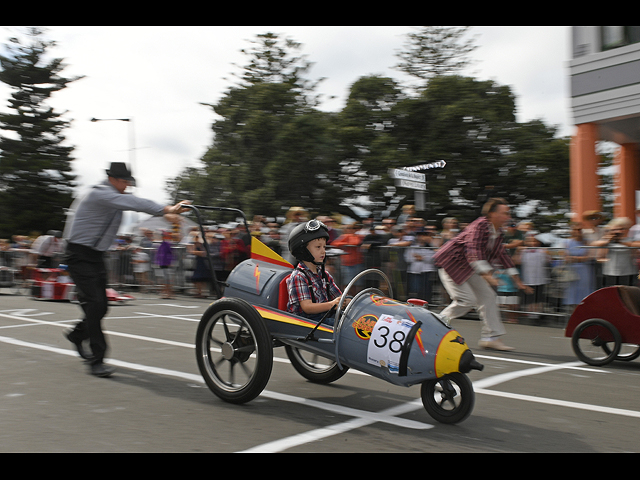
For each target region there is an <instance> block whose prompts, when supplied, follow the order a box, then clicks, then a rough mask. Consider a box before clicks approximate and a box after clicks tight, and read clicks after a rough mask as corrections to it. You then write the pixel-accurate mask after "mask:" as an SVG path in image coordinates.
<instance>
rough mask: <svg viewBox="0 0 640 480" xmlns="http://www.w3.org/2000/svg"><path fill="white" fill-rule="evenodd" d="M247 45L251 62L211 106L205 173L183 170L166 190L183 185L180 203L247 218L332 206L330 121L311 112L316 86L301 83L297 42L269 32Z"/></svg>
mask: <svg viewBox="0 0 640 480" xmlns="http://www.w3.org/2000/svg"><path fill="white" fill-rule="evenodd" d="M252 45H253V47H252V48H251V49H248V50H243V53H245V54H246V55H247V56H248V57H249V60H248V63H247V65H246V66H245V67H244V70H243V72H242V74H241V75H238V78H239V83H238V84H237V85H234V86H233V87H231V88H230V89H229V90H228V91H227V93H226V94H225V95H224V96H223V98H222V99H221V100H220V101H219V102H218V103H217V104H215V105H210V104H209V106H210V107H211V108H212V109H213V111H214V113H215V114H216V116H217V118H216V120H215V121H214V122H213V126H212V128H213V132H214V142H213V145H212V146H211V147H210V148H209V150H208V151H207V152H206V153H205V155H204V156H203V158H202V162H203V165H204V166H203V168H202V170H200V171H197V172H196V171H191V172H183V174H182V175H181V176H180V180H179V181H178V180H177V179H174V180H172V181H171V182H170V188H177V187H180V189H181V191H180V194H179V195H178V196H180V197H181V198H182V197H183V196H184V195H185V194H187V195H186V198H193V199H194V201H195V202H196V203H199V202H203V203H206V204H212V205H220V206H228V207H233V208H239V209H241V210H243V211H245V213H247V214H248V215H250V216H251V215H254V214H265V215H270V216H276V215H282V214H283V209H284V208H287V207H289V206H293V205H301V206H304V207H306V208H309V209H312V210H317V209H320V208H322V207H323V205H325V203H326V202H325V201H329V204H331V205H333V204H334V203H332V202H334V199H335V197H334V196H332V194H333V192H334V187H333V185H334V182H333V180H332V178H333V173H332V172H334V171H335V170H336V168H335V160H334V159H333V151H334V149H333V148H332V144H333V140H332V138H331V136H330V135H329V133H328V129H329V127H330V125H331V122H330V117H331V115H330V114H326V113H322V112H320V111H318V110H316V109H315V106H316V105H317V101H318V98H317V96H316V95H315V94H314V88H315V86H316V84H315V83H312V82H310V81H309V80H307V79H305V77H304V76H305V74H306V73H307V71H308V69H309V68H310V63H309V62H307V61H306V60H305V58H304V57H303V56H298V55H297V50H298V49H299V48H300V44H298V43H296V42H294V41H292V40H289V39H281V38H280V37H279V36H278V35H276V34H273V33H266V34H262V35H258V36H257V40H256V41H254V42H252ZM194 174H195V175H196V176H197V177H199V178H194ZM186 188H192V189H193V190H192V191H190V192H188V191H186V190H185V189H186ZM327 208H328V207H327Z"/></svg>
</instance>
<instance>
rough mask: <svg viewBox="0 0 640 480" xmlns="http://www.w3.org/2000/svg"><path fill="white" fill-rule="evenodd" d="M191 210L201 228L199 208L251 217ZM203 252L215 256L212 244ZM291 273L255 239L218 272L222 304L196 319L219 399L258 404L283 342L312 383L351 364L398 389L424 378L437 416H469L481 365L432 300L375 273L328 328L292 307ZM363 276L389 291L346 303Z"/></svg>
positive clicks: (204, 368) (200, 359)
mask: <svg viewBox="0 0 640 480" xmlns="http://www.w3.org/2000/svg"><path fill="white" fill-rule="evenodd" d="M189 207H190V208H191V209H193V210H194V211H195V213H196V215H197V217H198V221H199V223H200V225H202V221H201V216H200V212H199V210H202V209H211V210H227V211H234V212H236V213H238V214H240V215H242V218H243V219H244V214H242V212H241V211H240V210H235V209H227V208H223V207H203V206H189ZM244 224H245V226H246V219H245V220H244ZM201 228H202V227H201ZM247 233H248V229H247ZM202 234H203V235H202V236H203V238H206V237H205V235H204V231H202ZM248 237H249V235H247V238H248ZM205 248H206V250H207V252H209V247H208V245H207V244H206V240H205ZM209 259H210V261H211V258H210V256H209ZM211 267H212V268H211V270H212V271H213V264H212V263H211ZM292 270H293V266H292V265H291V264H290V263H289V262H287V261H286V260H284V259H283V258H282V257H280V256H279V255H278V254H276V253H275V252H274V251H273V250H271V249H270V248H268V247H267V246H266V245H265V244H264V243H262V242H260V241H259V240H257V239H256V238H255V237H252V238H251V258H249V259H247V260H245V261H243V262H242V263H240V264H239V265H237V266H236V267H235V268H234V270H233V271H232V272H231V273H230V274H229V276H228V278H227V279H226V282H220V281H218V280H217V279H216V278H215V273H214V279H213V283H214V286H215V290H216V292H217V293H218V300H216V301H214V302H213V303H212V304H211V305H210V306H209V307H208V308H207V309H206V311H205V312H204V314H203V315H202V317H201V319H200V321H199V324H198V328H197V334H196V345H195V347H196V358H197V364H198V368H199V370H200V373H201V374H202V376H203V378H204V380H205V382H206V384H207V386H208V387H209V388H210V389H211V391H212V392H213V393H214V394H215V395H217V396H218V397H220V398H221V399H223V400H225V401H227V402H230V403H237V404H240V403H246V402H249V401H251V400H253V399H254V398H255V397H257V396H258V395H260V393H261V392H262V391H263V390H264V388H265V387H266V385H267V383H268V381H269V377H270V375H271V370H272V365H273V349H274V348H275V347H284V348H285V350H286V354H287V356H288V358H289V360H290V361H291V364H292V365H293V367H294V368H295V369H296V371H298V373H300V374H301V375H302V376H303V377H304V378H306V379H307V380H309V381H311V382H316V383H321V384H328V383H331V382H334V381H336V380H338V379H339V378H341V377H342V376H343V375H344V374H345V373H346V372H347V371H348V370H349V369H350V368H352V369H355V370H358V371H361V372H364V373H366V374H369V375H371V376H372V377H377V378H380V379H383V380H386V381H388V382H391V383H392V384H394V385H398V386H404V387H409V386H412V385H417V384H421V397H422V403H423V405H424V407H425V409H426V411H427V412H428V413H429V415H431V417H433V418H434V419H435V420H437V421H439V422H442V423H458V422H461V421H462V420H464V419H466V418H467V417H468V416H469V415H470V414H471V412H472V410H473V406H474V403H475V394H474V391H473V386H472V384H471V381H470V380H469V378H468V377H467V375H466V374H467V373H469V372H470V371H471V370H474V369H475V370H482V368H483V366H482V365H481V364H480V363H478V362H477V361H476V359H475V358H474V355H473V354H472V352H471V350H469V348H468V346H467V344H466V343H465V341H464V339H463V338H462V337H461V335H460V334H459V333H458V332H457V331H455V330H453V329H452V328H451V327H450V326H449V325H447V324H446V323H445V322H444V321H443V319H442V318H440V317H439V316H438V315H437V314H436V313H434V312H431V311H429V310H428V308H427V305H426V302H424V301H421V300H418V299H410V300H408V301H407V302H404V301H399V300H395V299H393V291H392V285H391V283H390V282H389V280H388V278H387V276H386V275H385V274H384V273H383V272H382V271H380V270H376V269H369V270H365V271H364V272H361V273H360V274H359V275H357V276H356V277H354V278H353V279H352V280H351V281H350V283H349V284H348V285H347V287H346V288H345V290H344V291H343V293H342V297H341V299H340V301H339V303H338V306H337V308H336V311H335V325H334V326H330V325H327V324H325V323H323V321H320V322H315V321H312V320H309V319H307V318H303V317H300V316H296V315H293V314H291V313H288V312H287V311H286V305H287V299H288V291H287V285H286V279H287V278H288V276H289V275H290V274H291V272H292ZM364 276H373V277H374V278H376V277H377V280H378V281H379V283H380V284H381V285H380V287H381V289H382V288H385V290H386V292H387V293H386V294H385V293H383V291H382V290H381V289H378V288H364V289H363V290H361V291H360V292H358V293H357V294H355V295H354V296H353V298H351V300H350V302H345V299H346V298H350V292H353V291H354V288H353V287H354V285H356V284H357V283H358V281H359V280H360V279H361V278H362V277H364ZM222 287H224V293H222Z"/></svg>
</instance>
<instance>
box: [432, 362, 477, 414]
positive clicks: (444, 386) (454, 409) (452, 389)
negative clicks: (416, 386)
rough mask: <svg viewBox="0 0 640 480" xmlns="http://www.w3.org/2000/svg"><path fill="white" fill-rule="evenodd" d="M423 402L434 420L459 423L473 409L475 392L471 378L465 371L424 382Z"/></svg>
mask: <svg viewBox="0 0 640 480" xmlns="http://www.w3.org/2000/svg"><path fill="white" fill-rule="evenodd" d="M420 395H421V397H422V404H423V405H424V408H425V410H426V411H427V413H428V414H429V415H431V417H432V418H433V419H434V420H437V421H438V422H440V423H449V424H453V423H459V422H461V421H463V420H465V419H466V418H467V417H468V416H469V415H471V412H472V411H473V406H474V405H475V393H474V391H473V385H472V383H471V380H469V378H468V377H467V376H466V375H465V374H464V373H458V372H455V373H450V374H448V375H445V376H443V377H441V378H434V379H433V380H427V381H425V382H423V383H422V387H421V388H420Z"/></svg>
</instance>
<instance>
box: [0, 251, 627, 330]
mask: <svg viewBox="0 0 640 480" xmlns="http://www.w3.org/2000/svg"><path fill="white" fill-rule="evenodd" d="M407 248H415V247H394V246H379V247H375V248H373V249H371V250H369V251H368V252H367V253H366V254H364V255H363V258H364V262H363V263H362V265H361V270H364V269H367V268H379V269H381V270H382V271H383V272H384V273H385V274H386V275H387V277H388V278H389V279H390V281H391V284H392V288H393V294H394V297H395V298H397V299H399V300H406V299H408V298H412V297H419V298H420V297H421V296H424V295H425V293H424V292H428V293H427V295H428V297H429V298H424V299H425V300H427V301H428V302H429V305H430V306H431V307H433V308H434V309H437V310H439V309H442V308H444V307H445V306H447V305H448V304H449V301H450V299H449V297H448V295H447V293H446V291H445V289H444V288H443V286H442V284H441V282H440V277H439V275H438V272H437V271H436V270H435V267H434V269H433V270H432V271H430V272H428V273H427V274H426V275H423V276H422V277H421V278H420V279H419V280H418V281H417V282H414V281H412V280H414V279H415V277H413V278H412V276H411V274H409V273H408V265H407V260H406V258H405V253H406V249H407ZM541 248H543V249H545V250H547V251H549V252H550V254H551V255H550V257H549V261H548V263H547V264H546V265H545V266H544V268H545V269H546V273H547V275H546V277H547V278H548V282H547V283H545V284H544V285H542V286H541V287H539V288H538V294H539V298H537V299H536V300H537V301H536V302H535V303H531V302H530V300H531V299H530V298H529V297H527V296H525V295H524V294H523V292H519V291H515V292H504V291H501V289H500V288H499V289H498V292H497V293H498V302H499V305H500V308H501V310H502V312H503V319H505V320H507V321H508V320H509V319H513V318H515V317H519V320H520V321H522V320H525V321H526V320H527V319H530V320H539V319H541V318H543V319H546V321H547V323H551V324H554V325H557V326H564V325H565V323H566V320H567V319H568V317H569V315H570V314H571V312H572V309H573V307H574V305H568V304H566V302H565V293H566V291H567V289H568V288H569V281H568V280H567V278H566V276H565V274H564V270H563V267H564V266H565V264H564V261H563V249H562V248H551V247H541ZM587 248H593V249H597V247H587ZM621 248H622V247H621ZM624 248H628V247H624ZM156 249H157V246H154V247H150V248H144V249H143V251H144V252H145V253H147V254H148V256H149V265H148V267H149V270H148V273H147V275H146V277H141V276H139V275H136V274H135V272H134V264H133V263H132V261H131V260H132V251H131V250H129V249H122V250H110V251H108V252H106V254H105V264H106V267H107V272H108V282H109V285H110V286H111V287H113V288H115V289H123V290H133V289H135V290H138V291H149V292H158V291H159V290H160V289H161V288H162V285H163V283H164V282H165V281H169V283H170V284H171V285H172V288H173V290H174V291H175V292H178V293H183V294H186V295H190V294H192V293H193V284H192V282H191V276H192V275H193V267H194V264H195V260H194V258H193V256H192V255H190V254H188V253H187V250H186V246H185V245H174V246H173V247H172V252H173V258H174V260H173V263H172V265H171V267H170V268H168V269H160V268H158V267H157V266H156V265H155V262H154V256H155V252H156ZM422 249H423V250H431V251H433V250H435V249H433V248H430V247H423V248H422ZM633 250H637V249H633ZM343 256H344V255H343V254H340V253H337V254H335V253H334V254H331V253H329V255H328V260H327V269H328V270H329V271H330V272H331V273H332V275H333V276H334V278H335V279H336V283H337V284H338V286H339V287H340V288H342V289H344V287H345V286H346V284H348V283H349V281H350V280H351V278H347V277H346V276H345V272H344V269H343V268H342V259H343ZM593 257H594V259H593V260H592V262H593V265H592V266H593V275H594V277H593V279H592V282H593V286H594V290H593V291H595V290H597V289H598V288H601V287H603V286H607V285H610V284H612V282H613V284H618V283H625V284H629V283H631V284H632V285H637V284H638V280H637V278H636V276H635V275H633V276H632V278H631V280H629V277H626V278H624V282H622V281H620V280H622V279H618V278H613V279H611V278H607V277H605V276H604V275H603V270H602V265H603V263H602V262H601V261H596V259H595V257H596V255H595V252H594V255H593ZM31 259H32V258H30V257H29V252H28V251H24V250H22V251H20V250H12V251H10V252H9V254H8V255H6V254H5V255H4V257H3V261H2V263H4V265H0V267H1V269H2V272H1V273H0V287H8V286H10V284H11V283H12V279H11V278H10V277H9V275H8V274H9V273H11V275H12V276H14V277H15V278H14V279H13V280H14V281H17V279H18V278H20V277H21V275H23V274H24V272H25V268H26V266H27V265H29V262H30V260H31ZM61 262H63V258H62V257H60V258H58V259H56V263H61ZM634 262H635V260H634ZM634 267H635V264H634ZM351 273H352V274H353V272H351ZM636 273H637V269H636ZM521 278H522V276H521ZM523 280H526V279H523ZM574 281H575V280H574ZM425 282H426V284H425ZM368 286H374V287H377V288H381V289H383V290H384V288H385V286H384V285H379V282H378V280H373V281H372V283H371V282H369V281H368V280H366V277H365V280H364V284H363V285H362V286H360V288H363V287H368ZM425 287H426V288H425ZM473 315H474V314H473V313H471V316H472V317H473Z"/></svg>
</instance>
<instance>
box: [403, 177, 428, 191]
mask: <svg viewBox="0 0 640 480" xmlns="http://www.w3.org/2000/svg"><path fill="white" fill-rule="evenodd" d="M396 187H404V188H412V189H413V190H426V189H427V184H426V183H422V182H413V181H411V180H403V179H396Z"/></svg>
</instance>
